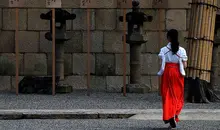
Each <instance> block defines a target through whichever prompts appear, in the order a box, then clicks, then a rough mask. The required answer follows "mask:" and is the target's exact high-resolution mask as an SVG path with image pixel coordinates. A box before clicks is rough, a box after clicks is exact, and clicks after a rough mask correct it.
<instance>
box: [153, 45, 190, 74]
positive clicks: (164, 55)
mask: <svg viewBox="0 0 220 130" xmlns="http://www.w3.org/2000/svg"><path fill="white" fill-rule="evenodd" d="M158 56H159V57H160V58H161V59H162V64H161V68H160V71H159V72H158V73H157V74H158V75H162V74H163V72H164V69H165V65H166V63H179V69H180V73H181V74H182V75H183V76H185V75H186V73H185V70H184V66H183V61H187V59H188V58H187V54H186V50H185V49H184V48H183V47H179V50H178V52H177V53H176V54H174V55H173V52H172V51H171V43H168V45H167V46H165V47H163V48H161V49H160V53H159V55H158Z"/></svg>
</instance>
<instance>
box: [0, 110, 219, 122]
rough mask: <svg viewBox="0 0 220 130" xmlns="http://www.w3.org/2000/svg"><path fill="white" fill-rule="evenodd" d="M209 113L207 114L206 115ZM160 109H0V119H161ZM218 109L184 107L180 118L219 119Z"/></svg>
mask: <svg viewBox="0 0 220 130" xmlns="http://www.w3.org/2000/svg"><path fill="white" fill-rule="evenodd" d="M207 115H209V116H207ZM161 116H162V110H161V109H72V110H48V109H45V110H36V109H35V110H34V109H32V110H30V109H18V110H16V109H14V110H0V119H1V120H8V119H108V118H111V119H121V118H129V119H143V120H161ZM218 116H220V109H184V110H183V111H182V115H181V119H182V120H220V118H218Z"/></svg>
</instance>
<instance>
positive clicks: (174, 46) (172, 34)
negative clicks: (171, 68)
mask: <svg viewBox="0 0 220 130" xmlns="http://www.w3.org/2000/svg"><path fill="white" fill-rule="evenodd" d="M167 39H169V40H170V42H171V51H172V52H173V54H176V53H177V52H178V50H179V41H178V31H177V30H176V29H171V30H169V31H168V32H167Z"/></svg>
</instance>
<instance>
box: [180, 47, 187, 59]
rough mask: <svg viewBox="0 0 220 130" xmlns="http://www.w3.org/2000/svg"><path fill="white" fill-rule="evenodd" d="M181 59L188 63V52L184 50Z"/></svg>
mask: <svg viewBox="0 0 220 130" xmlns="http://www.w3.org/2000/svg"><path fill="white" fill-rule="evenodd" d="M181 57H182V59H183V61H187V60H188V57H187V54H186V50H185V49H184V48H183V49H182V51H181Z"/></svg>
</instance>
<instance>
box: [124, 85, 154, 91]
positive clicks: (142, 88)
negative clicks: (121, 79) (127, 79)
mask: <svg viewBox="0 0 220 130" xmlns="http://www.w3.org/2000/svg"><path fill="white" fill-rule="evenodd" d="M121 90H122V92H123V87H122V88H121ZM126 92H127V93H149V92H151V87H150V86H148V85H146V84H127V85H126Z"/></svg>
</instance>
